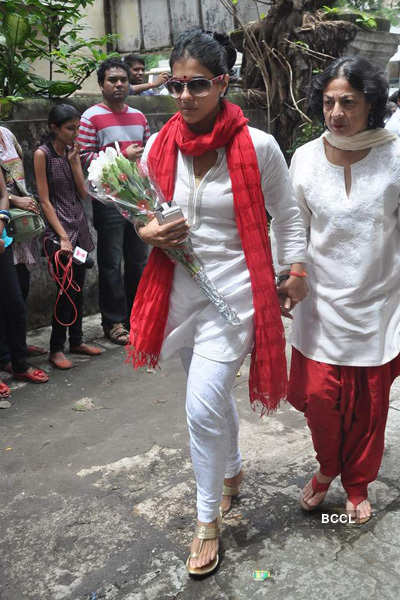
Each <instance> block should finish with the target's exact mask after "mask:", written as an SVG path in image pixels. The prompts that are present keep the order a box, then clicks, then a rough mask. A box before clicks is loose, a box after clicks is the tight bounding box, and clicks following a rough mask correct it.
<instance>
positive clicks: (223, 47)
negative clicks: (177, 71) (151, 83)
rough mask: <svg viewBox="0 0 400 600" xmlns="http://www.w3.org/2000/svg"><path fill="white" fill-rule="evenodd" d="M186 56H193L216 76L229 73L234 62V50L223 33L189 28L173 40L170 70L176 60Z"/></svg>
mask: <svg viewBox="0 0 400 600" xmlns="http://www.w3.org/2000/svg"><path fill="white" fill-rule="evenodd" d="M186 57H191V58H195V59H196V60H198V61H199V63H200V64H201V65H203V67H205V68H206V69H208V70H209V71H210V73H212V74H213V75H215V76H217V75H224V74H225V73H229V74H230V73H231V71H232V68H233V66H234V64H235V62H236V50H235V48H234V47H233V44H232V42H231V41H230V39H229V37H228V36H227V35H225V34H224V33H212V32H211V31H202V30H201V29H189V30H187V31H184V32H183V33H181V34H180V35H179V36H178V38H177V40H176V42H175V46H174V48H173V49H172V53H171V57H170V59H169V64H170V67H171V70H172V67H173V66H174V64H175V63H176V62H177V61H178V60H180V59H181V58H186Z"/></svg>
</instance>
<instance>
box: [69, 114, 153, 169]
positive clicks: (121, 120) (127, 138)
mask: <svg viewBox="0 0 400 600" xmlns="http://www.w3.org/2000/svg"><path fill="white" fill-rule="evenodd" d="M149 136H150V130H149V124H148V122H147V119H146V117H145V116H144V114H143V113H141V112H140V111H139V110H136V109H135V108H132V107H130V106H128V105H127V104H125V105H124V108H123V110H122V111H121V112H113V111H112V110H111V109H110V108H109V107H108V106H106V105H105V104H95V105H94V106H91V107H90V108H88V109H87V110H85V112H84V113H83V115H82V116H81V123H80V128H79V135H78V140H77V141H78V143H79V145H80V147H81V159H82V164H83V166H84V167H85V168H87V167H88V166H89V165H90V163H91V161H92V160H93V159H94V158H96V157H97V155H98V153H99V152H100V150H105V148H107V146H114V142H118V143H119V147H120V149H121V151H122V154H125V152H124V151H125V148H127V147H128V146H129V145H130V144H132V143H136V144H139V145H140V146H144V145H145V144H146V142H147V140H148V138H149Z"/></svg>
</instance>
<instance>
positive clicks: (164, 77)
mask: <svg viewBox="0 0 400 600" xmlns="http://www.w3.org/2000/svg"><path fill="white" fill-rule="evenodd" d="M169 78H170V74H169V73H167V72H165V73H160V74H159V75H157V77H156V78H155V79H154V81H153V82H152V85H153V87H155V88H158V87H160V86H161V85H165V84H166V83H167V81H168V79H169Z"/></svg>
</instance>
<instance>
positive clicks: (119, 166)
mask: <svg viewBox="0 0 400 600" xmlns="http://www.w3.org/2000/svg"><path fill="white" fill-rule="evenodd" d="M88 181H89V193H90V195H91V196H93V197H94V198H96V200H99V201H100V202H102V203H103V204H113V205H114V206H115V207H116V208H117V209H118V211H119V212H120V213H121V215H122V216H123V217H124V218H125V219H127V220H128V221H130V222H131V223H133V225H134V226H135V227H136V228H139V227H141V226H142V225H146V224H147V223H148V222H149V221H151V220H152V219H153V218H154V214H155V211H156V210H157V209H159V208H160V206H161V204H162V203H163V202H164V200H163V198H162V194H161V192H160V190H159V189H158V188H157V187H156V185H155V182H151V181H150V179H149V177H147V176H146V174H145V173H144V172H143V170H142V168H141V166H140V164H139V163H137V162H132V161H130V160H128V159H127V158H125V156H123V155H122V154H120V153H119V152H118V151H117V150H115V149H114V148H111V147H109V148H106V150H105V151H104V152H103V151H101V152H100V153H99V156H98V158H96V159H94V160H93V161H92V162H91V164H90V166H89V168H88ZM156 190H157V191H156ZM162 250H163V252H165V254H166V255H167V256H168V257H169V258H170V259H171V260H172V261H173V262H174V263H180V264H181V265H182V266H183V267H184V268H185V269H186V271H187V272H188V273H189V274H190V276H191V277H192V279H194V281H195V282H196V283H197V285H198V286H199V288H200V290H201V291H202V292H203V294H204V295H205V296H206V297H207V298H208V300H209V301H210V302H211V303H212V304H214V306H215V307H216V309H217V310H218V312H219V313H220V314H221V315H222V316H223V317H224V318H225V319H226V320H227V321H228V322H229V323H231V324H232V325H237V324H239V323H240V319H239V317H238V315H237V313H236V312H235V311H234V310H233V309H232V308H231V307H230V306H229V304H228V303H227V302H226V301H225V299H224V298H223V296H222V295H221V294H220V293H219V291H218V290H217V288H216V287H215V285H214V284H213V282H212V281H211V280H210V279H209V278H208V276H207V273H206V271H205V269H204V267H203V265H202V263H201V261H200V259H199V258H198V256H197V255H196V253H195V252H194V250H193V247H192V243H191V241H190V236H189V237H188V238H187V240H186V241H185V242H184V243H183V244H181V245H180V246H179V247H177V248H162Z"/></svg>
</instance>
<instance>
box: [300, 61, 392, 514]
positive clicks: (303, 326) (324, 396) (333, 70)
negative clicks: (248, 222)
mask: <svg viewBox="0 0 400 600" xmlns="http://www.w3.org/2000/svg"><path fill="white" fill-rule="evenodd" d="M386 96H387V84H386V82H385V81H384V80H383V78H382V76H381V75H380V74H379V73H378V72H377V71H376V70H375V69H374V67H373V66H372V65H371V64H370V63H368V61H366V60H365V59H362V58H346V57H345V58H342V59H338V60H337V61H335V62H334V63H333V64H332V65H331V66H330V67H328V69H327V70H326V71H325V72H324V73H322V75H320V76H319V78H318V79H317V80H316V82H315V85H314V90H313V95H312V106H313V108H314V110H315V111H316V112H317V113H318V111H321V110H322V111H323V115H324V118H325V123H326V126H327V132H325V134H323V135H322V136H321V137H319V138H318V139H316V140H313V141H311V142H309V143H308V144H306V145H305V146H303V147H301V148H300V149H299V150H297V151H296V153H295V155H294V157H293V160H292V164H291V178H292V181H293V184H294V188H295V193H296V196H297V199H298V203H299V207H300V208H301V211H302V215H303V220H304V223H305V225H306V228H307V232H308V249H307V271H308V276H309V277H308V281H309V287H310V292H309V295H308V297H307V298H306V299H305V300H304V302H303V303H301V304H300V305H299V306H298V307H297V308H296V310H295V314H294V323H293V338H292V343H293V356H292V366H291V375H290V384H289V394H288V399H289V401H290V402H291V403H292V404H293V405H294V406H295V407H296V408H298V409H299V410H301V411H303V412H304V413H305V415H306V417H307V421H308V424H309V426H310V429H311V433H312V437H313V442H314V447H315V450H316V453H317V459H318V462H319V464H320V470H319V472H318V473H316V474H315V476H314V477H313V479H312V481H310V482H309V483H308V484H307V485H306V487H305V488H304V490H303V492H302V496H301V505H302V507H303V508H304V509H305V510H312V509H314V508H316V507H317V506H318V505H319V504H320V503H321V502H322V501H323V499H324V497H325V495H326V492H327V490H328V487H329V484H330V482H331V481H332V480H333V479H334V478H335V477H336V476H337V475H338V474H341V479H342V484H343V487H344V488H345V491H346V493H347V503H346V509H347V511H348V514H349V515H351V516H352V517H356V518H357V520H358V522H360V523H363V522H365V521H367V520H368V519H369V518H370V516H371V506H370V503H369V502H368V490H367V488H368V484H369V483H370V482H371V481H373V480H374V479H375V478H376V476H377V473H378V470H379V467H380V464H381V460H382V454H383V447H384V446H383V445H384V431H385V423H386V417H387V411H388V402H389V391H390V386H391V383H392V381H393V379H394V377H395V376H397V375H398V373H399V370H400V360H399V351H400V279H399V269H400V230H399V199H400V160H399V159H400V142H399V140H397V139H396V136H394V135H392V134H390V133H389V132H387V131H385V130H384V129H383V114H384V107H385V104H386Z"/></svg>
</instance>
